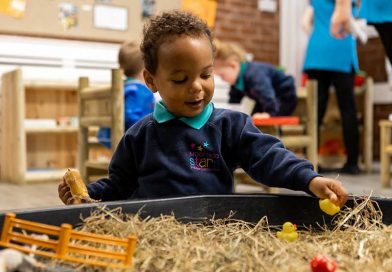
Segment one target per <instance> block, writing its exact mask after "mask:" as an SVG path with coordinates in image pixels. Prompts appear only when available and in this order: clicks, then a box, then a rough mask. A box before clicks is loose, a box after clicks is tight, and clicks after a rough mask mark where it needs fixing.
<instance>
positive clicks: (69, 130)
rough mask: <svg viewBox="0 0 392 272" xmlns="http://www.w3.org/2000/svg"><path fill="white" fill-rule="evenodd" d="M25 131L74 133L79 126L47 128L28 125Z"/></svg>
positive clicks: (33, 132) (34, 132)
mask: <svg viewBox="0 0 392 272" xmlns="http://www.w3.org/2000/svg"><path fill="white" fill-rule="evenodd" d="M25 130H26V133H29V134H41V133H59V134H62V133H76V132H78V130H79V128H78V127H71V126H69V127H53V128H47V127H30V128H26V129H25Z"/></svg>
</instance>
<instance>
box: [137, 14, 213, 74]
mask: <svg viewBox="0 0 392 272" xmlns="http://www.w3.org/2000/svg"><path fill="white" fill-rule="evenodd" d="M143 34H144V35H143V36H144V38H143V42H142V44H141V46H140V49H141V51H142V54H143V58H144V65H145V68H146V69H147V70H148V71H149V72H150V73H152V74H155V72H156V69H157V67H158V49H159V47H160V46H161V45H162V44H163V43H164V42H166V41H168V40H170V39H173V38H175V37H178V36H181V35H186V36H190V37H201V36H203V35H205V36H206V37H207V38H208V39H209V41H210V42H211V46H212V50H213V51H215V47H214V44H213V36H212V31H211V30H210V29H209V28H208V26H207V24H206V23H205V22H204V21H203V20H201V19H200V18H199V17H197V16H196V15H194V14H192V13H190V12H186V11H170V12H164V13H162V14H160V15H158V16H155V17H153V18H152V19H151V20H150V21H149V22H148V23H146V24H145V25H144V29H143Z"/></svg>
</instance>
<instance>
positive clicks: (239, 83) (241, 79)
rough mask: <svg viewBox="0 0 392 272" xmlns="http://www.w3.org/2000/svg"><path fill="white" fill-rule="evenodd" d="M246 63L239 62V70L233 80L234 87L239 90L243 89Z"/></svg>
mask: <svg viewBox="0 0 392 272" xmlns="http://www.w3.org/2000/svg"><path fill="white" fill-rule="evenodd" d="M246 67H247V64H246V62H241V64H240V72H239V74H238V77H237V81H236V82H235V85H234V87H235V88H236V89H237V90H239V91H241V92H244V91H245V71H246Z"/></svg>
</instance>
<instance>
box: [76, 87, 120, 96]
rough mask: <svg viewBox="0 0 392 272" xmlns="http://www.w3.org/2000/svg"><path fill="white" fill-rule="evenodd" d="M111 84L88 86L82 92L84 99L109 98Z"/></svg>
mask: <svg viewBox="0 0 392 272" xmlns="http://www.w3.org/2000/svg"><path fill="white" fill-rule="evenodd" d="M111 91H112V90H111V88H110V86H100V87H86V88H84V89H83V91H82V92H81V94H80V95H81V97H82V99H97V98H107V97H110V96H111Z"/></svg>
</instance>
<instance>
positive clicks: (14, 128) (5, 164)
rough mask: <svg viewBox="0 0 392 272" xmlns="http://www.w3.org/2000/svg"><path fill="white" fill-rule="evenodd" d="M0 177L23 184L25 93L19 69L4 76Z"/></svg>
mask: <svg viewBox="0 0 392 272" xmlns="http://www.w3.org/2000/svg"><path fill="white" fill-rule="evenodd" d="M1 87H2V91H1V92H2V104H1V108H2V120H1V131H2V134H1V143H0V144H1V146H2V148H1V156H0V164H1V177H0V178H1V180H7V181H11V182H15V183H23V181H24V177H25V171H26V136H25V132H24V123H23V120H24V118H25V93H24V88H23V84H22V71H21V70H20V69H18V70H14V71H11V72H8V73H4V74H3V76H2V84H1Z"/></svg>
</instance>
